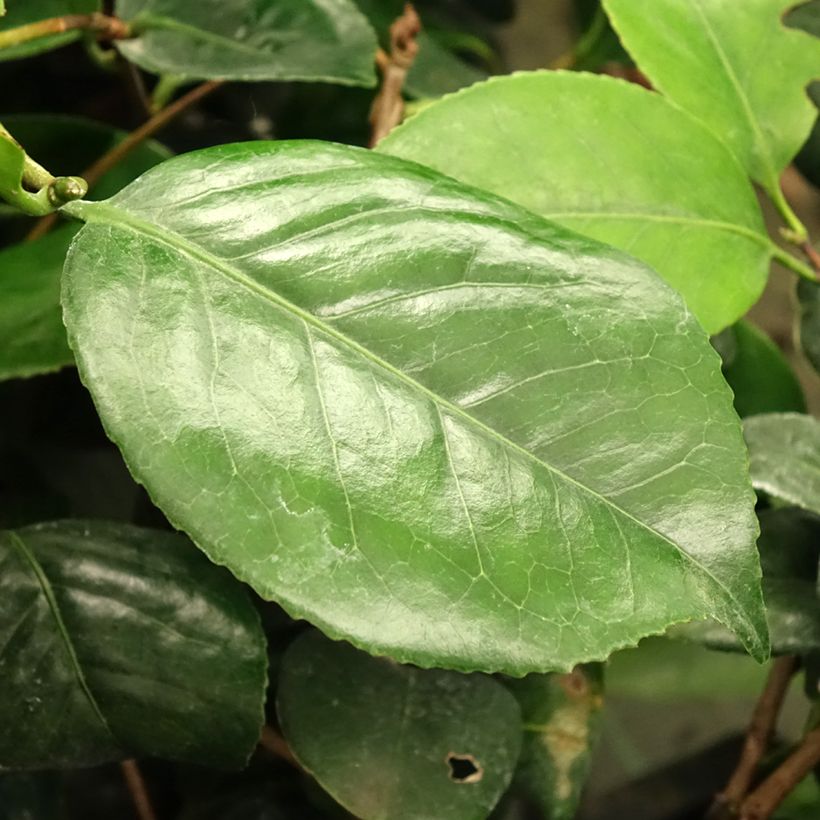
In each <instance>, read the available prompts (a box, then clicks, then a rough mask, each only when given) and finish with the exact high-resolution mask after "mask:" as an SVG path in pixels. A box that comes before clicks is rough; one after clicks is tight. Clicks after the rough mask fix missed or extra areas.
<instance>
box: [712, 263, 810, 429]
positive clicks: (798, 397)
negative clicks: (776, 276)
mask: <svg viewBox="0 0 820 820" xmlns="http://www.w3.org/2000/svg"><path fill="white" fill-rule="evenodd" d="M804 281H805V280H802V279H801V280H800V282H801V284H802V283H803V282H804ZM806 284H810V283H808V282H806ZM723 333H725V334H731V335H732V338H733V353H734V355H733V356H732V358H731V361H729V362H728V363H727V362H726V360H724V365H723V376H724V378H725V379H726V381H727V382H728V383H729V387H731V388H732V392H733V393H734V394H735V410H737V412H738V415H740V416H741V417H743V416H754V415H758V414H760V413H777V412H789V411H794V412H797V413H805V412H806V399H805V397H804V396H803V389H802V388H801V387H800V382H799V381H798V380H797V377H796V376H795V375H794V372H793V371H792V369H791V367H790V366H789V363H788V362H787V361H786V357H785V356H784V355H783V353H782V352H781V350H780V348H779V347H778V346H777V345H776V344H775V343H774V342H773V341H772V340H771V339H770V338H769V337H768V336H767V335H766V334H765V333H764V332H763V331H762V330H759V329H758V328H756V327H755V326H754V325H753V324H751V323H749V322H745V321H740V322H738V323H737V324H736V325H733V326H732V327H730V328H727V329H726V330H725V331H723ZM721 335H723V334H721Z"/></svg>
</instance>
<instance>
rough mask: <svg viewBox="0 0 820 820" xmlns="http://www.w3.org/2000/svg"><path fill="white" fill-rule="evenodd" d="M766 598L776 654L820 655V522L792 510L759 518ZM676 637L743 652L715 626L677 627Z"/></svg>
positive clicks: (690, 625) (695, 624) (814, 516)
mask: <svg viewBox="0 0 820 820" xmlns="http://www.w3.org/2000/svg"><path fill="white" fill-rule="evenodd" d="M758 549H759V550H760V563H761V565H762V567H763V597H764V598H765V599H766V617H767V619H768V622H769V633H770V634H771V637H772V651H773V652H775V653H777V654H783V655H788V654H801V655H802V654H805V653H807V652H817V651H820V598H818V595H817V566H818V559H820V518H818V517H817V516H816V515H814V514H812V513H807V512H805V511H803V510H800V509H797V508H794V507H783V508H780V509H773V510H764V511H762V512H761V513H760V540H759V541H758ZM674 631H675V634H676V635H677V636H679V637H685V638H688V639H689V640H694V641H698V642H699V643H703V644H706V645H707V646H710V647H713V648H715V649H724V650H732V651H736V652H742V651H743V647H742V646H741V645H740V643H739V642H738V640H737V638H735V636H734V635H732V633H731V632H729V631H728V630H727V629H726V628H725V627H723V626H721V625H720V624H717V623H714V622H713V621H705V622H700V623H690V624H685V625H683V626H678V627H675V630H674Z"/></svg>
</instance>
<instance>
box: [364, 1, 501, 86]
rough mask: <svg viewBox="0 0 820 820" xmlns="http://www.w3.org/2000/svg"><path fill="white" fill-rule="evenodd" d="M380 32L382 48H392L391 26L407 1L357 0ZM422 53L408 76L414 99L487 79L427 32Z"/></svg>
mask: <svg viewBox="0 0 820 820" xmlns="http://www.w3.org/2000/svg"><path fill="white" fill-rule="evenodd" d="M356 5H357V6H358V7H359V8H360V9H361V10H362V11H363V12H364V13H365V14H366V15H367V18H368V19H369V20H370V22H371V24H372V25H373V27H374V28H375V29H376V31H377V32H378V33H379V38H380V40H381V44H382V46H384V47H385V48H387V47H389V43H390V37H389V35H388V30H389V28H390V24H391V23H392V22H393V21H394V20H395V19H396V18H397V17H398V16H399V15H400V14H401V13H402V9H403V7H404V0H356ZM417 40H418V44H419V51H418V54H417V55H416V59H415V60H414V61H413V65H412V66H411V68H410V71H409V72H408V74H407V79H406V81H405V83H404V90H405V91H406V93H407V94H409V95H410V96H411V97H420V98H427V97H439V96H441V95H442V94H447V93H449V92H451V91H458V89H459V88H464V87H465V86H468V85H472V84H473V83H475V82H478V81H479V80H483V79H485V78H486V76H487V73H486V72H485V71H480V70H479V69H477V68H475V67H473V66H471V65H468V64H467V63H465V62H464V61H463V60H460V59H459V58H458V57H456V55H455V54H453V53H452V52H451V51H448V50H447V49H446V48H444V47H443V46H442V45H440V44H439V43H438V41H437V40H436V39H435V38H434V37H431V36H430V35H429V34H427V33H426V32H425V31H424V29H422V31H421V32H420V34H419V36H418V38H417Z"/></svg>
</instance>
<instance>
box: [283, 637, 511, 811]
mask: <svg viewBox="0 0 820 820" xmlns="http://www.w3.org/2000/svg"><path fill="white" fill-rule="evenodd" d="M374 704H378V708H377V709H374ZM277 710H278V712H279V718H280V721H281V724H282V729H283V732H284V734H285V737H286V739H287V741H288V743H289V744H290V747H291V749H292V750H293V753H294V754H295V755H296V758H297V759H298V760H299V762H300V763H301V764H302V766H304V768H305V769H307V770H308V771H309V772H310V773H311V774H313V776H314V777H315V778H316V779H317V780H318V781H319V783H320V784H321V785H322V787H323V788H324V789H326V790H327V791H328V792H329V793H330V794H331V795H332V796H333V797H334V798H335V799H336V800H337V801H338V802H339V803H341V804H342V805H343V806H344V807H345V808H346V809H348V810H349V811H351V812H353V813H354V814H355V815H356V816H357V817H361V818H363V820H382V818H390V820H416V819H417V820H422V818H430V817H447V818H452V820H473V818H480V817H486V816H487V815H488V814H489V812H490V810H491V809H492V807H493V806H494V805H495V804H496V802H497V801H498V799H499V798H500V797H501V795H502V794H503V793H504V791H505V790H506V788H507V786H508V785H509V783H510V780H511V778H512V775H513V771H514V769H515V764H516V760H517V759H518V752H519V748H520V746H521V713H520V711H519V708H518V704H517V703H516V701H515V698H514V697H513V696H512V695H511V694H510V693H509V692H508V691H507V690H506V689H505V688H504V686H502V685H501V684H500V683H498V682H497V681H495V680H493V679H492V678H490V677H487V676H486V675H481V674H472V675H461V674H459V673H457V672H448V671H444V670H438V669H417V668H415V667H412V666H401V665H399V664H397V663H394V662H393V661H391V660H389V659H387V658H372V657H370V656H369V655H366V654H365V653H363V652H359V651H358V650H356V649H354V648H353V647H351V646H350V645H349V644H346V643H339V642H334V641H330V640H328V639H327V638H325V637H324V636H322V635H320V634H319V633H317V632H315V631H314V632H310V633H307V634H305V635H303V636H302V637H300V638H298V639H297V640H296V641H295V642H294V643H293V645H292V646H291V647H290V648H289V649H288V651H287V653H286V654H285V657H284V660H283V664H282V671H281V673H280V677H279V690H278V696H277ZM478 715H480V716H481V719H480V720H479V719H477V717H476V716H478Z"/></svg>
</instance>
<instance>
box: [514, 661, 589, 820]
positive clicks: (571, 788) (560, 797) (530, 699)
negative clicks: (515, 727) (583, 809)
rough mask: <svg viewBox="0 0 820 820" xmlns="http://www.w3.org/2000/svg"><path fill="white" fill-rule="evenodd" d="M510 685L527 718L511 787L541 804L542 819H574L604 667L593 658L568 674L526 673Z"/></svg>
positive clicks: (587, 763)
mask: <svg viewBox="0 0 820 820" xmlns="http://www.w3.org/2000/svg"><path fill="white" fill-rule="evenodd" d="M507 685H508V686H509V687H510V688H511V690H512V692H513V694H515V696H516V698H517V699H518V703H519V705H520V707H521V717H522V721H523V724H524V744H523V747H522V749H521V758H520V760H519V763H518V768H517V769H516V773H515V781H514V784H513V787H514V788H515V789H517V790H519V791H521V792H523V793H524V794H525V795H526V796H527V797H528V798H529V799H530V800H531V801H532V802H533V803H534V804H535V805H536V806H538V808H539V809H540V812H541V817H543V818H544V820H572V818H573V817H575V816H576V813H577V811H578V801H579V799H580V796H581V790H582V789H583V786H584V782H585V780H586V776H587V772H588V770H589V763H590V756H591V754H592V749H593V745H594V743H595V741H596V739H597V736H598V732H599V729H600V718H601V708H602V706H603V670H602V668H601V667H600V666H597V665H591V664H590V665H588V666H584V667H580V666H579V667H578V668H577V669H574V670H573V671H572V672H571V673H569V674H567V675H527V676H526V677H525V678H521V679H520V680H516V681H508V682H507Z"/></svg>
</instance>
